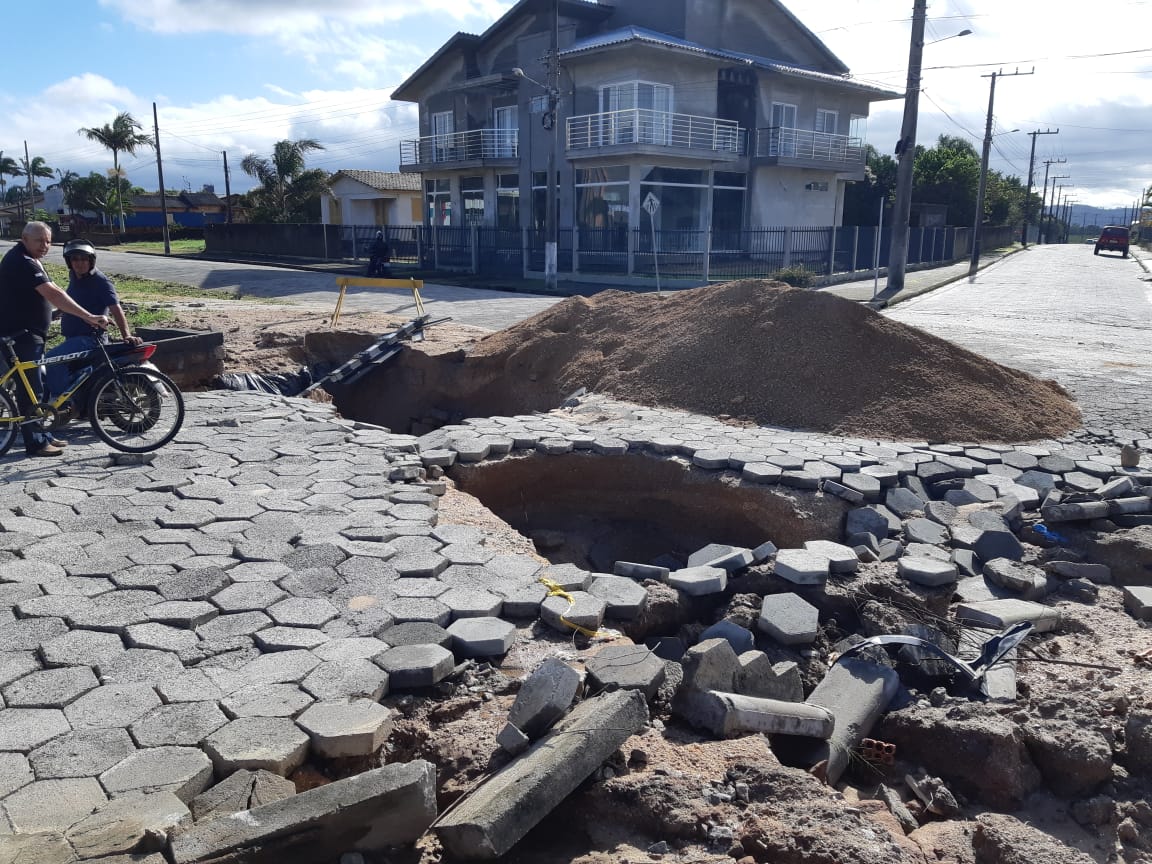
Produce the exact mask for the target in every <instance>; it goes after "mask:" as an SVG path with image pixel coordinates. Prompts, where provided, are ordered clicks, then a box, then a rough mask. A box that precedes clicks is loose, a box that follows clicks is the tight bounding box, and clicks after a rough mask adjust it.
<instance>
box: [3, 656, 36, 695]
mask: <svg viewBox="0 0 1152 864" xmlns="http://www.w3.org/2000/svg"><path fill="white" fill-rule="evenodd" d="M39 668H40V664H39V663H38V662H37V661H36V655H35V654H34V653H33V652H31V651H4V652H0V687H5V686H7V685H9V684H11V683H12V682H13V681H15V680H16V679H17V678H23V677H24V676H25V675H27V674H28V673H29V672H35V671H37V670H38V669H39Z"/></svg>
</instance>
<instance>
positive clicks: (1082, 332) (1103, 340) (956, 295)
mask: <svg viewBox="0 0 1152 864" xmlns="http://www.w3.org/2000/svg"><path fill="white" fill-rule="evenodd" d="M1145 278H1146V274H1145V272H1144V270H1143V269H1142V268H1141V266H1140V265H1139V264H1138V263H1137V262H1136V261H1135V260H1133V259H1125V258H1120V257H1119V256H1112V255H1099V256H1095V255H1093V254H1092V247H1091V246H1087V245H1081V246H1076V245H1064V246H1038V247H1031V248H1030V249H1029V250H1027V251H1024V252H1019V253H1017V254H1015V255H1012V256H1009V257H1008V258H1006V259H1005V260H1004V261H1002V262H1000V263H999V264H996V265H995V266H992V267H989V268H987V269H986V270H983V271H981V272H980V274H979V275H978V277H977V279H976V282H975V283H971V284H970V283H969V282H968V281H967V280H964V281H961V282H957V283H955V284H953V285H951V286H949V287H947V288H943V289H941V290H938V291H934V292H932V293H930V294H926V295H923V296H921V297H918V298H916V299H914V300H910V301H908V302H906V303H901V304H899V305H898V306H896V307H894V308H892V309H891V310H889V311H888V312H886V313H885V314H887V315H889V316H890V317H892V318H894V319H895V320H897V321H901V322H903V323H905V324H911V325H913V326H916V327H920V328H921V329H924V330H927V331H929V332H931V333H935V334H936V335H938V336H942V337H944V338H945V339H948V340H949V341H952V342H955V343H956V344H958V345H962V346H964V347H965V348H969V349H971V350H973V351H975V352H976V353H978V354H982V355H983V356H985V357H989V358H991V359H993V360H996V361H998V362H1000V363H1004V364H1006V365H1009V366H1014V367H1016V368H1018V369H1023V370H1025V371H1027V372H1031V373H1032V374H1034V375H1038V376H1040V377H1043V378H1055V379H1056V380H1057V381H1059V382H1060V383H1061V384H1062V385H1064V387H1065V388H1066V389H1067V390H1068V391H1069V392H1071V393H1072V394H1073V395H1074V396H1075V398H1076V400H1077V402H1078V403H1079V405H1080V408H1081V410H1082V411H1083V412H1084V426H1085V427H1086V429H1087V430H1089V432H1090V433H1091V437H1094V438H1098V439H1100V440H1109V441H1112V440H1115V441H1119V442H1120V443H1122V444H1123V443H1129V442H1131V441H1133V440H1140V439H1149V438H1152V400H1150V399H1149V398H1148V394H1149V393H1150V392H1152V359H1150V355H1149V350H1148V346H1149V342H1150V339H1152V302H1150V301H1152V285H1150V284H1149V283H1148V282H1146V281H1144V279H1145ZM1149 444H1152V442H1147V443H1146V444H1145V445H1143V446H1149Z"/></svg>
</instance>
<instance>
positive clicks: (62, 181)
mask: <svg viewBox="0 0 1152 864" xmlns="http://www.w3.org/2000/svg"><path fill="white" fill-rule="evenodd" d="M79 179H80V175H79V174H77V173H76V172H75V171H61V170H60V169H59V168H57V169H56V182H55V183H53V184H52V185H51V186H49V187H48V188H49V189H59V190H60V191H61V192H63V193H64V203H65V204H67V205H68V212H69V213H70V214H71V215H73V216H75V215H76V211H75V210H74V209H73V207H72V193H73V191H74V190H75V188H76V181H77V180H79Z"/></svg>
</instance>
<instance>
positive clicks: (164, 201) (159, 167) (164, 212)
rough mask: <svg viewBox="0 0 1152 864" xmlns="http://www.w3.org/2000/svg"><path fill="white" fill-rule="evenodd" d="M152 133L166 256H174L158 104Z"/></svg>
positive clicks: (154, 104) (153, 114)
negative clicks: (161, 155)
mask: <svg viewBox="0 0 1152 864" xmlns="http://www.w3.org/2000/svg"><path fill="white" fill-rule="evenodd" d="M152 131H153V133H154V135H155V140H156V173H157V174H158V175H159V177H160V218H161V219H162V220H163V228H162V229H161V230H162V231H163V232H164V254H165V255H171V254H172V243H171V240H170V238H169V236H168V196H167V195H166V194H165V192H164V160H163V159H161V158H160V120H159V119H158V118H157V114H156V103H155V102H153V103H152Z"/></svg>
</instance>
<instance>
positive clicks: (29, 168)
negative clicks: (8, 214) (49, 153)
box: [16, 156, 52, 218]
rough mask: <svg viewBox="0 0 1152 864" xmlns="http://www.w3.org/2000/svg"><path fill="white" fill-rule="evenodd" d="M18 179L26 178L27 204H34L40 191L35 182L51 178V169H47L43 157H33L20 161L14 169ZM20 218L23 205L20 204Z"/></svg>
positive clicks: (22, 213) (22, 215)
mask: <svg viewBox="0 0 1152 864" xmlns="http://www.w3.org/2000/svg"><path fill="white" fill-rule="evenodd" d="M16 175H17V176H18V177H27V178H28V183H27V185H26V187H25V188H26V189H27V198H28V200H29V202H31V203H35V201H36V193H37V192H39V191H40V184H39V183H37V182H36V180H37V178H44V177H51V176H52V169H51V168H49V167H48V163H47V162H45V161H44V157H43V156H33V157H32V158H31V159H21V160H20V165H19V167H18V168H17V169H16ZM20 218H24V204H23V201H21V204H20Z"/></svg>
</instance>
